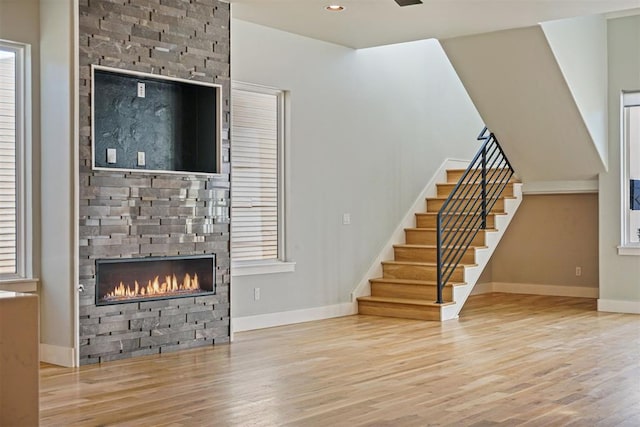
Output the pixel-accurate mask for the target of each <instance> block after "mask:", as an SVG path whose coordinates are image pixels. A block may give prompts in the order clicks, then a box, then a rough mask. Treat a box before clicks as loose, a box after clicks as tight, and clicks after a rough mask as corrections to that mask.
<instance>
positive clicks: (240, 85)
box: [231, 81, 296, 277]
mask: <svg viewBox="0 0 640 427" xmlns="http://www.w3.org/2000/svg"><path fill="white" fill-rule="evenodd" d="M234 90H243V91H248V92H255V93H264V94H269V95H275V96H276V97H277V100H278V144H277V147H278V158H277V165H278V190H277V195H278V210H277V216H278V240H277V241H278V248H277V250H278V257H277V259H274V260H244V261H234V260H233V250H232V253H231V276H232V277H235V276H249V275H257V274H273V273H287V272H293V271H295V265H296V263H295V262H293V261H291V260H289V259H288V258H287V256H288V255H287V243H286V241H287V217H288V215H287V214H288V204H287V200H288V196H289V188H290V187H289V173H288V171H289V164H288V160H289V156H288V150H289V140H290V138H289V129H288V123H289V120H288V116H287V115H288V113H289V108H288V104H289V97H288V93H287V91H285V90H282V89H277V88H273V87H269V86H264V85H257V84H253V83H246V82H239V81H232V82H231V91H232V93H231V96H232V97H233V91H234ZM231 129H233V124H232V125H231ZM231 146H232V154H231V155H232V156H233V134H232V135H231ZM231 179H233V177H232V178H231ZM232 185H233V184H232ZM231 190H232V191H231V198H232V200H233V186H232V188H231ZM232 203H233V202H232ZM231 221H232V222H233V215H231ZM231 239H233V236H231Z"/></svg>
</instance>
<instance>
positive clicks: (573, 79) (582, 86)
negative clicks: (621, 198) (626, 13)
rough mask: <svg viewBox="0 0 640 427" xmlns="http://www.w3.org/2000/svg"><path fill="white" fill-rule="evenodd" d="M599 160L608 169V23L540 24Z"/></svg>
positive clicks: (593, 19) (591, 20)
mask: <svg viewBox="0 0 640 427" xmlns="http://www.w3.org/2000/svg"><path fill="white" fill-rule="evenodd" d="M541 26H542V29H543V31H544V34H545V36H546V37H547V41H548V42H549V45H550V46H551V50H552V51H553V54H554V56H555V58H556V60H557V61H558V65H559V66H560V70H562V74H563V75H564V78H565V79H566V81H567V84H568V85H569V88H570V89H571V93H572V95H573V98H574V99H575V102H576V105H577V106H578V109H579V110H580V114H582V118H583V119H584V122H585V124H586V125H587V129H588V130H589V133H590V134H591V138H592V140H593V143H594V144H595V146H596V149H597V150H598V153H599V154H600V158H601V160H602V162H603V164H604V165H605V167H606V166H607V157H608V156H607V154H608V147H607V142H608V138H607V120H608V116H607V22H606V19H605V18H604V16H602V15H594V16H585V17H580V18H572V19H562V20H559V21H550V22H544V23H542V24H541Z"/></svg>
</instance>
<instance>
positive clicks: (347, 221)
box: [342, 213, 351, 225]
mask: <svg viewBox="0 0 640 427" xmlns="http://www.w3.org/2000/svg"><path fill="white" fill-rule="evenodd" d="M342 224H344V225H349V224H351V214H350V213H344V214H342Z"/></svg>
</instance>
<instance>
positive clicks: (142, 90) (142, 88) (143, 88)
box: [138, 82, 147, 98]
mask: <svg viewBox="0 0 640 427" xmlns="http://www.w3.org/2000/svg"><path fill="white" fill-rule="evenodd" d="M146 89H147V88H146V85H145V84H144V83H142V82H138V98H144V97H145V96H146Z"/></svg>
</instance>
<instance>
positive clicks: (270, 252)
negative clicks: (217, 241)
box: [231, 89, 282, 261]
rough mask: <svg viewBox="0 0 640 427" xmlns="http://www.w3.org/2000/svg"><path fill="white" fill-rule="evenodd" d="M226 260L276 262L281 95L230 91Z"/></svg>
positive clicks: (263, 92) (277, 253)
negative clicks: (228, 245) (228, 252)
mask: <svg viewBox="0 0 640 427" xmlns="http://www.w3.org/2000/svg"><path fill="white" fill-rule="evenodd" d="M231 99H232V101H231V105H232V108H231V111H232V112H231V114H232V116H231V117H232V119H231V123H232V124H231V133H232V151H231V189H232V193H231V218H232V221H231V256H232V259H233V260H234V261H257V260H278V259H279V257H280V256H281V254H280V250H279V240H280V239H279V231H280V230H279V226H280V215H279V212H280V205H279V202H280V201H279V199H280V197H279V194H280V192H279V177H280V170H279V156H280V153H279V147H281V144H280V140H281V139H280V138H281V129H280V127H281V126H280V123H281V114H282V110H281V108H282V93H281V92H279V91H272V90H256V91H252V90H241V89H233V91H232V96H231Z"/></svg>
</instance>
